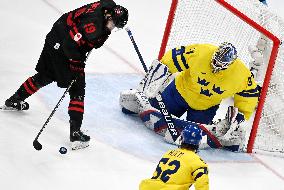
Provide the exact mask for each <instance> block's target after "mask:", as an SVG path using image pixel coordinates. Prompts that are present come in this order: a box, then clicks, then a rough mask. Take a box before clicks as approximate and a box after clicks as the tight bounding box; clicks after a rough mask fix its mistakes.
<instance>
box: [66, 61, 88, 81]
mask: <svg viewBox="0 0 284 190" xmlns="http://www.w3.org/2000/svg"><path fill="white" fill-rule="evenodd" d="M69 68H70V71H71V75H72V78H77V77H80V76H84V75H85V63H84V62H83V61H80V60H73V59H69Z"/></svg>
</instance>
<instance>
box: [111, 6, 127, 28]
mask: <svg viewBox="0 0 284 190" xmlns="http://www.w3.org/2000/svg"><path fill="white" fill-rule="evenodd" d="M111 17H112V20H113V22H114V25H115V26H116V27H117V28H123V27H124V26H125V25H126V23H127V21H128V10H127V9H126V8H124V7H123V6H120V5H116V6H114V7H113V8H112V10H111Z"/></svg>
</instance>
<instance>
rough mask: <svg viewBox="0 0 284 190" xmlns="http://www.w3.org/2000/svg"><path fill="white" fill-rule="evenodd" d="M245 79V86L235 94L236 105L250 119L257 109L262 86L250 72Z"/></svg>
mask: <svg viewBox="0 0 284 190" xmlns="http://www.w3.org/2000/svg"><path fill="white" fill-rule="evenodd" d="M247 75H248V76H247V77H246V80H245V84H246V85H245V88H244V89H243V90H242V91H241V92H238V93H237V94H235V95H234V106H235V107H237V108H238V109H239V112H241V113H243V114H244V115H245V119H246V120H248V119H249V118H250V116H251V114H252V113H253V111H254V110H255V108H256V106H257V102H258V98H259V95H260V87H259V86H258V85H257V84H256V82H255V80H254V78H253V76H252V75H251V73H250V72H248V74H247Z"/></svg>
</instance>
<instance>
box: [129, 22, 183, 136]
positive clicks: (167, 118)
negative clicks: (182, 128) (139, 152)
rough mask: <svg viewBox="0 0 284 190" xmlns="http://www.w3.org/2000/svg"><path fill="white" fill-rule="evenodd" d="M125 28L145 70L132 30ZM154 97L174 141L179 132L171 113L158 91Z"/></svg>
mask: <svg viewBox="0 0 284 190" xmlns="http://www.w3.org/2000/svg"><path fill="white" fill-rule="evenodd" d="M125 30H126V31H127V34H128V36H129V38H130V40H131V42H132V44H133V46H134V49H135V51H136V53H137V55H138V57H139V60H140V62H141V64H142V66H143V68H144V71H145V72H147V71H148V69H147V67H146V64H145V62H144V60H143V57H142V55H141V53H140V51H139V49H138V46H137V44H136V42H135V40H134V37H133V35H132V32H131V30H130V28H128V27H127V28H125ZM156 99H157V101H158V105H159V110H160V112H161V114H162V115H163V117H164V120H165V122H166V124H167V126H168V130H169V133H170V135H171V137H172V139H173V141H174V142H176V140H177V139H178V137H179V136H180V134H179V132H178V130H177V129H176V127H175V125H174V122H173V118H172V116H171V114H170V113H169V112H168V109H167V108H166V105H165V103H164V101H163V98H162V95H161V93H160V92H158V95H157V96H156Z"/></svg>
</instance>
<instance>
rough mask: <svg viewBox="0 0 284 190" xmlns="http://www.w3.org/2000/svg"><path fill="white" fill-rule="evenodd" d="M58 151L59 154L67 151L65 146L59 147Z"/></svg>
mask: <svg viewBox="0 0 284 190" xmlns="http://www.w3.org/2000/svg"><path fill="white" fill-rule="evenodd" d="M59 152H60V154H66V153H67V148H65V147H60V149H59Z"/></svg>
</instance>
